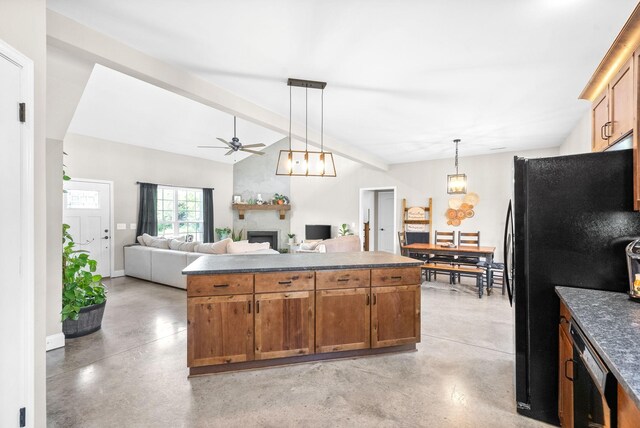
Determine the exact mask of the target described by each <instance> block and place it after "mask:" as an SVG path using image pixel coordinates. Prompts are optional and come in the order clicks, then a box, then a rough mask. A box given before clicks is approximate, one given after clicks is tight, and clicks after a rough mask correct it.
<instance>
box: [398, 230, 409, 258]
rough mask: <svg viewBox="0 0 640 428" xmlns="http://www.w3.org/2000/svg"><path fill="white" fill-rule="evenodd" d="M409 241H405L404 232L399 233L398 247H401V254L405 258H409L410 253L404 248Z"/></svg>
mask: <svg viewBox="0 0 640 428" xmlns="http://www.w3.org/2000/svg"><path fill="white" fill-rule="evenodd" d="M406 243H407V241H406V239H405V234H404V232H398V245H400V254H401V255H403V256H405V257H406V256H407V254H408V251H407V250H405V249H404V248H402V247H404V246H405V245H406Z"/></svg>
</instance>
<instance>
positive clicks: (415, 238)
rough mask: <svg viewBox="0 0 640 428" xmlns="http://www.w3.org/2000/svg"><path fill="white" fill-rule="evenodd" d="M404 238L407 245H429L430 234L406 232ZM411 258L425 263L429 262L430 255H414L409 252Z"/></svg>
mask: <svg viewBox="0 0 640 428" xmlns="http://www.w3.org/2000/svg"><path fill="white" fill-rule="evenodd" d="M404 237H405V242H406V243H407V245H411V244H428V243H429V232H405V233H404ZM409 257H411V258H412V259H418V260H422V261H425V262H426V261H427V260H429V255H428V254H423V253H412V252H411V251H409Z"/></svg>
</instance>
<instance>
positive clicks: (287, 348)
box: [255, 291, 315, 360]
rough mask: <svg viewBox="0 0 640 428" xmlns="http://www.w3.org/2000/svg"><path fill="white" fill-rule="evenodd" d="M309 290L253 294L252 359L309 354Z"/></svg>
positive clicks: (311, 327)
mask: <svg viewBox="0 0 640 428" xmlns="http://www.w3.org/2000/svg"><path fill="white" fill-rule="evenodd" d="M313 298H314V293H313V291H298V292H292V293H268V294H256V299H255V308H256V314H255V320H256V329H255V330H256V332H255V340H256V349H255V358H256V360H264V359H268V358H282V357H291V356H294V355H306V354H313V340H314V327H315V326H314V317H313V307H314V304H313Z"/></svg>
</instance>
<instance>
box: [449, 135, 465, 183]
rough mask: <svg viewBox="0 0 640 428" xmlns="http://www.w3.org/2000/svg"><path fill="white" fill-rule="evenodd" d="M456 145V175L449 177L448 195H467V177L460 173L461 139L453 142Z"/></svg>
mask: <svg viewBox="0 0 640 428" xmlns="http://www.w3.org/2000/svg"><path fill="white" fill-rule="evenodd" d="M453 142H454V143H455V145H456V173H455V174H449V175H447V193H448V194H450V195H460V194H464V193H467V175H466V174H459V173H458V143H459V142H460V140H459V139H455V140H453Z"/></svg>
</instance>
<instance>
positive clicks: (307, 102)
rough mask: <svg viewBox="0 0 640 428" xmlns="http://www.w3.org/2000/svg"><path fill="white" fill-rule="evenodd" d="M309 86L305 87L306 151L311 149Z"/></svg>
mask: <svg viewBox="0 0 640 428" xmlns="http://www.w3.org/2000/svg"><path fill="white" fill-rule="evenodd" d="M308 117H309V88H304V151H305V152H307V151H309V150H308V149H309V139H308V135H309V120H308Z"/></svg>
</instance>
